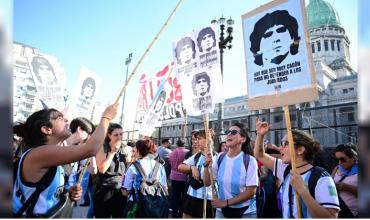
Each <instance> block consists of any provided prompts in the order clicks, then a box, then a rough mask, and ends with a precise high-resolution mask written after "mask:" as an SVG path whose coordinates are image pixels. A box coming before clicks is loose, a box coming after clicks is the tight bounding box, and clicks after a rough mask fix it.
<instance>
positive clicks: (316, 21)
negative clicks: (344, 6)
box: [307, 0, 342, 29]
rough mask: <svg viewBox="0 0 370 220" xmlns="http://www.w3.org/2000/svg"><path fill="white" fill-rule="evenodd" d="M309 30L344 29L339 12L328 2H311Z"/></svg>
mask: <svg viewBox="0 0 370 220" xmlns="http://www.w3.org/2000/svg"><path fill="white" fill-rule="evenodd" d="M307 17H308V28H309V29H312V28H319V27H321V26H339V27H342V25H341V23H340V20H339V16H338V13H337V11H336V10H335V9H334V8H333V6H332V5H331V4H330V3H328V2H327V1H326V0H310V3H309V4H308V6H307Z"/></svg>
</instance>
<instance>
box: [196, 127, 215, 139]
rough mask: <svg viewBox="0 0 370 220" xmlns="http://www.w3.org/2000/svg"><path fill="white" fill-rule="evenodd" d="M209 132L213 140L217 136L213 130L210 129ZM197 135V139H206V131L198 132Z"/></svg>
mask: <svg viewBox="0 0 370 220" xmlns="http://www.w3.org/2000/svg"><path fill="white" fill-rule="evenodd" d="M208 131H209V132H210V133H211V139H213V137H214V136H215V133H214V131H213V130H212V129H208ZM195 134H196V137H197V138H198V137H202V138H206V131H205V130H204V129H203V130H199V131H197V132H196V133H195Z"/></svg>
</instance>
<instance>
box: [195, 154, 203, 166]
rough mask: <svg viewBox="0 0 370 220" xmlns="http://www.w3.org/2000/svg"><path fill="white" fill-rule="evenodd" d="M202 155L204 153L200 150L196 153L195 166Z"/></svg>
mask: <svg viewBox="0 0 370 220" xmlns="http://www.w3.org/2000/svg"><path fill="white" fill-rule="evenodd" d="M201 155H202V153H201V152H198V153H196V154H195V157H194V166H197V163H198V161H199V158H200V156H201Z"/></svg>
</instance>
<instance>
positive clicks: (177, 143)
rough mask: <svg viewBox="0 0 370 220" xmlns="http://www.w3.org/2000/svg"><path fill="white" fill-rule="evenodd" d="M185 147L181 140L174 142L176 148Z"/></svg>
mask: <svg viewBox="0 0 370 220" xmlns="http://www.w3.org/2000/svg"><path fill="white" fill-rule="evenodd" d="M184 145H185V141H183V140H181V139H178V140H177V142H176V146H178V147H183V146H184Z"/></svg>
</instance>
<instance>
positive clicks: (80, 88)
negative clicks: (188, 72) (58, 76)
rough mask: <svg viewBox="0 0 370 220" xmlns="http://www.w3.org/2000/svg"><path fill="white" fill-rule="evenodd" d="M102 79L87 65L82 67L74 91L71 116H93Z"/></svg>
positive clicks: (70, 108)
mask: <svg viewBox="0 0 370 220" xmlns="http://www.w3.org/2000/svg"><path fill="white" fill-rule="evenodd" d="M100 83H101V79H100V77H99V76H98V75H96V73H94V72H93V71H91V70H89V69H88V68H86V67H84V66H83V67H82V68H81V71H80V77H79V78H78V81H77V84H76V87H75V89H74V93H72V97H71V99H70V100H71V101H70V104H69V107H68V112H69V114H70V115H71V117H73V118H75V117H86V118H87V119H90V120H91V118H92V110H93V107H94V104H95V97H96V96H97V94H98V92H99V89H100Z"/></svg>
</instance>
